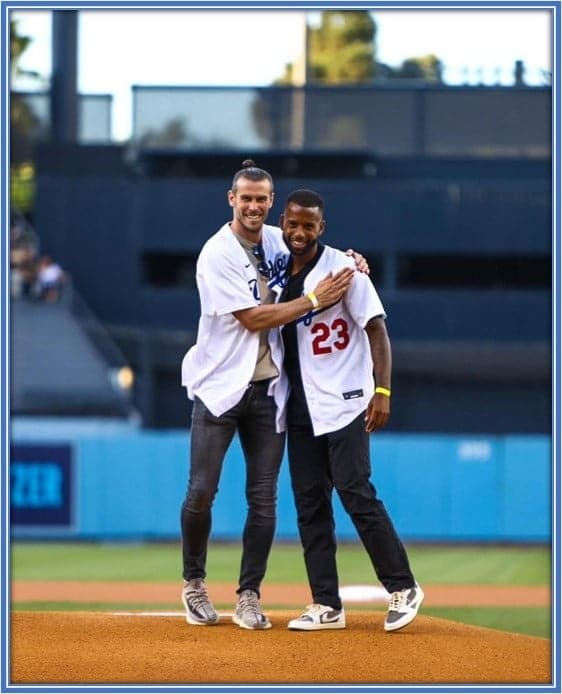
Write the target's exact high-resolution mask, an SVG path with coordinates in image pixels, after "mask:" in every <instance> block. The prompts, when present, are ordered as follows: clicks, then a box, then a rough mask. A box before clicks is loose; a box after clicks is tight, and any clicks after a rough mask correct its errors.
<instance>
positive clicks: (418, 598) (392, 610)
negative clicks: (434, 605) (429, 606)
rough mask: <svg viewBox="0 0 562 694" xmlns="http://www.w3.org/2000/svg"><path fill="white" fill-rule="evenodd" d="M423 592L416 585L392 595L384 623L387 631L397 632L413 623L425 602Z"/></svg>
mask: <svg viewBox="0 0 562 694" xmlns="http://www.w3.org/2000/svg"><path fill="white" fill-rule="evenodd" d="M423 598H424V595H423V590H422V589H421V588H420V587H419V586H418V584H417V583H416V585H415V586H414V587H413V588H406V589H405V590H399V591H397V592H396V593H392V595H391V596H390V602H389V604H388V613H387V615H386V620H385V622H384V630H385V631H397V630H398V629H402V627H405V626H406V625H408V624H409V623H410V622H413V621H414V619H415V618H416V616H417V614H418V610H419V609H420V607H421V604H422V602H423Z"/></svg>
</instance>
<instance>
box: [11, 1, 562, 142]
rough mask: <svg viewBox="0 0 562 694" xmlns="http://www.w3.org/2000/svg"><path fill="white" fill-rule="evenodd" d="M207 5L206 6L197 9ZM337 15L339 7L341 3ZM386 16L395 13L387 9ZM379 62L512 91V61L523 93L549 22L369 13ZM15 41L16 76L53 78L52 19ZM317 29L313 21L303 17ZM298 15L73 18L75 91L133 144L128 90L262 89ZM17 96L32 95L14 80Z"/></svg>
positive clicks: (295, 50) (543, 67)
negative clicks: (420, 63) (426, 58)
mask: <svg viewBox="0 0 562 694" xmlns="http://www.w3.org/2000/svg"><path fill="white" fill-rule="evenodd" d="M202 4H203V3H202ZM342 6H343V3H342ZM389 6H391V3H389ZM372 15H373V18H374V19H375V21H376V23H377V38H376V46H377V59H378V60H379V61H380V62H383V63H386V64H388V65H391V66H395V67H397V66H399V65H401V63H402V62H403V61H404V60H405V59H407V58H411V57H419V56H422V55H427V54H434V55H436V56H437V57H438V58H439V59H440V60H441V61H442V63H443V64H444V73H443V74H444V79H445V82H446V83H448V84H463V83H466V84H477V83H484V84H512V83H513V68H514V64H515V61H516V60H522V61H523V62H524V64H525V67H526V72H525V80H526V82H527V83H528V84H545V83H546V81H545V73H548V72H550V71H551V70H552V55H551V54H552V44H551V13H550V11H548V10H544V9H528V10H515V9H501V10H495V9H485V10H481V9H477V10H476V9H474V10H467V9H459V8H455V7H454V5H453V4H451V7H450V8H449V9H446V10H443V9H439V10H433V9H423V10H396V9H377V10H376V11H373V12H372ZM12 16H13V17H14V18H15V19H16V20H17V21H18V28H19V33H21V34H23V35H26V36H29V37H30V38H31V39H32V43H31V45H30V47H29V48H28V49H27V51H26V52H25V54H24V57H23V58H22V61H21V67H22V68H25V69H28V70H35V71H37V72H39V73H40V74H41V75H42V76H43V78H44V81H43V84H44V85H45V87H44V88H47V87H48V80H49V76H50V71H51V55H50V51H51V13H50V12H48V11H44V10H18V11H14V12H13V15H12ZM306 18H307V21H308V22H309V23H311V24H312V25H314V23H315V22H317V20H318V13H312V12H309V13H306ZM304 20H305V13H304V12H303V11H294V10H267V9H262V10H228V11H226V10H192V9H180V10H159V9H158V10H144V11H141V10H136V9H126V10H121V9H116V10H105V9H104V10H101V9H91V10H90V9H89V10H81V11H80V12H79V20H78V32H79V56H78V89H79V91H80V92H81V93H88V94H112V95H113V113H112V127H113V138H114V139H115V140H125V139H127V138H128V137H129V135H130V134H131V118H132V116H131V106H132V92H131V87H132V85H168V86H169V85H174V86H181V85H185V86H200V85H208V86H230V85H238V86H265V85H268V84H270V83H271V82H273V80H275V79H276V78H277V77H279V76H280V75H282V73H283V71H284V67H285V65H286V64H287V63H290V62H295V61H297V60H298V59H299V57H300V56H301V55H302V53H303V46H304ZM14 87H15V88H16V89H18V88H19V89H29V88H38V83H37V82H33V83H31V82H30V81H26V80H18V81H16V83H15V84H14Z"/></svg>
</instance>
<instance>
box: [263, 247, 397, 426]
mask: <svg viewBox="0 0 562 694" xmlns="http://www.w3.org/2000/svg"><path fill="white" fill-rule="evenodd" d="M345 266H349V267H353V268H354V267H355V262H354V260H353V259H352V258H350V257H349V256H346V255H345V253H342V252H341V251H338V250H336V249H335V248H331V247H330V246H325V248H324V252H323V253H322V255H321V256H320V259H319V261H318V262H317V264H316V265H315V266H314V268H313V269H312V270H311V271H310V272H309V274H308V275H307V276H306V278H305V280H304V294H306V293H308V292H309V291H312V289H314V287H315V286H316V285H317V284H318V282H319V281H320V280H321V279H322V278H323V277H325V276H326V275H327V274H328V272H330V271H333V272H337V270H340V269H341V268H342V267H345ZM376 316H381V317H383V318H385V317H386V313H385V311H384V308H383V305H382V303H381V300H380V299H379V296H378V294H377V291H376V289H375V288H374V286H373V284H372V283H371V280H370V279H369V277H368V275H365V274H362V273H361V272H355V275H354V277H353V281H352V283H351V286H350V288H349V289H348V290H347V292H346V293H345V295H344V296H343V298H342V300H341V301H339V302H338V303H337V304H335V305H334V306H331V307H329V308H326V309H316V310H313V311H311V312H310V313H309V314H307V315H306V316H303V317H301V318H299V319H298V320H297V339H298V351H299V361H300V366H301V375H302V382H303V386H304V392H305V395H306V401H307V404H308V411H309V413H310V418H311V420H312V426H313V430H314V435H315V436H320V435H321V434H326V433H328V432H330V431H337V430H338V429H342V428H343V427H344V426H346V425H347V424H349V423H350V422H352V421H353V420H354V419H355V418H356V417H357V416H358V415H359V414H360V413H361V412H362V411H363V410H365V409H366V408H367V404H368V403H369V400H370V399H371V397H372V395H373V392H374V378H373V362H372V359H371V349H370V346H369V339H368V337H367V333H366V332H365V330H364V328H365V326H366V324H367V323H368V322H369V320H370V319H371V318H374V317H376ZM271 333H275V334H276V337H277V339H278V340H279V341H280V342H281V343H282V338H281V333H280V329H279V330H277V331H276V330H272V331H271ZM281 395H282V397H283V400H284V402H286V400H287V398H288V395H289V382H288V379H287V375H286V373H285V372H283V373H282V375H281V379H280V384H279V396H280V397H281Z"/></svg>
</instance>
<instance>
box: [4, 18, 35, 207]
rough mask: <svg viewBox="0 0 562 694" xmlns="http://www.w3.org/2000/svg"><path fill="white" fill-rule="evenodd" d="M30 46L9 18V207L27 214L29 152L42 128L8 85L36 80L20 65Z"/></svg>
mask: <svg viewBox="0 0 562 694" xmlns="http://www.w3.org/2000/svg"><path fill="white" fill-rule="evenodd" d="M30 43H31V39H30V38H29V37H28V36H21V35H20V34H18V29H17V23H16V22H15V21H14V20H13V19H11V18H10V189H11V201H12V205H14V206H15V207H18V208H19V209H20V210H22V211H23V212H30V211H31V207H32V206H33V195H34V187H35V168H34V164H33V148H34V140H35V139H36V137H37V136H38V134H39V132H40V129H41V125H42V124H41V122H40V120H39V118H37V116H36V115H35V113H34V112H33V109H32V108H31V107H30V105H29V103H28V102H27V101H26V99H25V98H24V97H23V96H22V95H21V94H18V93H17V92H14V91H13V90H12V84H13V81H14V79H15V78H16V77H20V76H26V77H32V78H37V79H38V78H39V75H38V73H36V72H34V71H31V70H23V69H22V68H21V65H20V59H21V56H22V55H23V53H24V52H25V50H26V49H27V47H28V46H29V44H30Z"/></svg>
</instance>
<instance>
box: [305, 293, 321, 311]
mask: <svg viewBox="0 0 562 694" xmlns="http://www.w3.org/2000/svg"><path fill="white" fill-rule="evenodd" d="M306 298H307V299H310V300H311V301H312V308H318V307H319V306H320V303H319V301H318V299H317V298H316V294H315V293H314V292H308V294H307V295H306Z"/></svg>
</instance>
